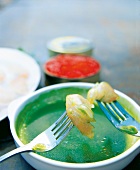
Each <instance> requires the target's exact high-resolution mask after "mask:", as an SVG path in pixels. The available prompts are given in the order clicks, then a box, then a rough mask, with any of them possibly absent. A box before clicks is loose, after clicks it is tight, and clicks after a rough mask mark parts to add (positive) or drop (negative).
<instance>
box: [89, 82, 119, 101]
mask: <svg viewBox="0 0 140 170" xmlns="http://www.w3.org/2000/svg"><path fill="white" fill-rule="evenodd" d="M118 98H119V96H118V95H117V94H116V93H115V91H114V89H113V88H112V87H111V86H110V85H109V84H108V83H107V82H101V83H96V84H95V86H94V87H93V88H91V89H90V90H89V91H88V94H87V100H88V101H89V102H90V103H91V104H92V103H94V102H95V100H100V101H102V102H106V103H111V102H112V101H115V100H117V99H118Z"/></svg>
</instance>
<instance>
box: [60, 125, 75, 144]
mask: <svg viewBox="0 0 140 170" xmlns="http://www.w3.org/2000/svg"><path fill="white" fill-rule="evenodd" d="M72 127H73V123H72V122H71V123H70V124H69V126H68V128H66V129H65V131H64V132H63V135H60V136H59V137H58V139H57V144H59V143H60V142H61V141H62V140H63V139H64V138H65V137H66V136H67V134H68V133H69V132H70V130H71V129H72Z"/></svg>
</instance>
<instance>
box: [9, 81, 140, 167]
mask: <svg viewBox="0 0 140 170" xmlns="http://www.w3.org/2000/svg"><path fill="white" fill-rule="evenodd" d="M69 87H77V88H85V89H87V88H91V87H93V84H91V83H62V84H57V85H52V86H48V87H45V88H42V89H40V90H38V91H36V92H34V93H32V94H30V95H28V96H26V97H24V98H22V99H21V100H17V101H15V102H13V103H12V104H11V105H10V106H9V109H8V117H9V120H10V129H11V132H12V135H13V138H14V140H15V143H16V145H17V146H23V143H22V142H21V141H20V139H19V137H18V135H17V132H16V125H15V122H16V120H17V117H18V116H19V113H20V111H22V109H23V108H24V107H25V106H26V105H27V104H29V103H30V102H33V101H34V100H36V99H37V98H38V97H39V96H40V95H41V94H44V93H45V94H47V93H49V92H51V91H53V92H54V91H55V92H56V93H57V90H59V89H63V88H69ZM116 93H117V94H118V95H119V96H120V98H121V100H124V101H125V102H126V103H129V105H130V106H131V107H132V108H133V109H132V110H133V111H134V112H135V114H136V115H135V117H136V118H137V119H138V120H140V107H139V106H138V105H137V104H136V103H135V102H134V101H133V100H132V99H131V98H130V97H128V96H126V95H125V94H123V93H121V92H119V91H117V90H116ZM57 97H58V98H59V95H58V96H57ZM25 114H26V113H25ZM96 123H98V122H96ZM120 133H122V132H120ZM132 138H133V137H132ZM134 138H136V137H134ZM64 140H65V139H64ZM139 152H140V140H139V139H138V140H137V141H136V142H134V143H133V144H132V146H131V147H130V148H129V149H127V150H126V151H124V152H122V153H121V154H119V155H117V156H115V157H112V158H109V159H106V160H103V161H98V162H91V163H67V162H61V161H56V160H52V159H49V158H45V157H43V156H40V155H38V154H36V153H23V154H22V156H23V158H24V159H25V160H26V161H27V162H28V163H29V164H30V165H31V166H33V167H34V168H35V169H39V170H44V169H49V170H76V169H85V170H89V169H90V170H112V169H113V170H120V169H123V168H124V167H126V166H127V165H128V164H129V163H130V162H131V161H132V160H133V159H134V158H135V157H136V155H137V154H138V153H139Z"/></svg>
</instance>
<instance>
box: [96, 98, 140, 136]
mask: <svg viewBox="0 0 140 170" xmlns="http://www.w3.org/2000/svg"><path fill="white" fill-rule="evenodd" d="M97 103H98V105H99V107H100V108H101V110H102V111H103V112H104V114H105V115H106V117H107V118H108V119H109V121H110V122H111V123H112V124H113V125H114V126H115V127H116V128H117V129H119V130H120V131H123V132H125V133H128V134H130V135H133V136H137V137H140V123H138V122H137V121H136V120H135V119H134V118H133V117H132V116H131V115H130V114H129V113H128V112H127V111H126V110H125V109H124V108H123V107H122V106H121V104H120V103H119V102H118V101H114V102H111V103H103V102H101V101H97Z"/></svg>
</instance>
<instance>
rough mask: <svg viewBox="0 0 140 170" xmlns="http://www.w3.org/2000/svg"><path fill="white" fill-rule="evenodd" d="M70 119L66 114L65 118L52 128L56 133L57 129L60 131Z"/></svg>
mask: <svg viewBox="0 0 140 170" xmlns="http://www.w3.org/2000/svg"><path fill="white" fill-rule="evenodd" d="M68 119H69V117H68V116H66V117H65V119H64V120H61V122H59V123H58V124H57V125H56V127H54V128H53V129H52V131H53V133H54V134H56V133H57V131H60V129H61V128H63V126H64V125H65V124H66V123H67V122H68Z"/></svg>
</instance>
